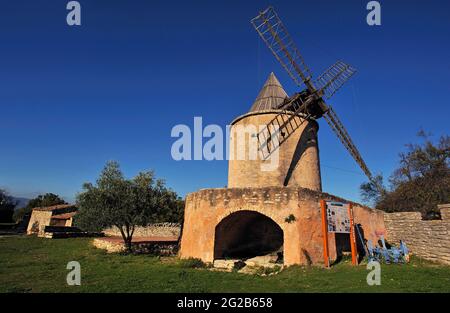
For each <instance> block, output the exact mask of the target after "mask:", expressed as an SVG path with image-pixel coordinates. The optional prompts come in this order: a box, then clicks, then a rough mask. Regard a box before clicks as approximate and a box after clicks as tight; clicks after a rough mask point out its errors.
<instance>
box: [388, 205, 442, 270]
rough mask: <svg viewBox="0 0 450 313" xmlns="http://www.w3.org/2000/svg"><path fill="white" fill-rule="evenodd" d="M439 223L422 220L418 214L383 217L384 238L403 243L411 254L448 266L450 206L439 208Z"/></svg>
mask: <svg viewBox="0 0 450 313" xmlns="http://www.w3.org/2000/svg"><path fill="white" fill-rule="evenodd" d="M439 209H440V211H441V217H442V220H430V221H427V220H425V221H424V220H422V217H421V214H420V213H419V212H401V213H386V214H384V223H385V226H386V231H387V239H388V241H389V242H390V243H393V244H396V245H397V244H398V242H399V241H400V240H404V241H405V242H406V244H407V246H408V248H409V249H410V250H411V253H412V254H415V255H417V256H420V257H422V258H424V259H427V260H431V261H436V262H441V263H446V264H450V204H444V205H440V206H439Z"/></svg>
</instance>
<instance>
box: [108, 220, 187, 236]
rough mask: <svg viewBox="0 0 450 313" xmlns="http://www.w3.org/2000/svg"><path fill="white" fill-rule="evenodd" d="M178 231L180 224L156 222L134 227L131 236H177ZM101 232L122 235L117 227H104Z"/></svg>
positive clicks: (178, 234) (109, 234)
mask: <svg viewBox="0 0 450 313" xmlns="http://www.w3.org/2000/svg"><path fill="white" fill-rule="evenodd" d="M180 231H181V225H180V224H177V223H156V224H150V225H148V226H146V227H136V229H135V230H134V235H133V237H178V236H180ZM103 233H104V234H105V235H106V236H119V237H121V236H122V235H121V234H120V231H119V229H118V228H117V227H112V228H108V229H105V230H104V231H103Z"/></svg>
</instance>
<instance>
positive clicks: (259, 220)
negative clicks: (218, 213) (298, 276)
mask: <svg viewBox="0 0 450 313" xmlns="http://www.w3.org/2000/svg"><path fill="white" fill-rule="evenodd" d="M265 255H271V256H273V257H275V259H276V260H277V263H282V260H283V230H282V229H281V227H280V226H279V225H278V224H277V223H275V222H274V221H273V220H272V219H271V218H269V217H267V216H266V215H263V214H261V213H258V212H256V211H238V212H234V213H232V214H230V215H228V216H227V217H225V218H224V219H223V220H222V221H221V222H220V223H219V224H217V226H216V228H215V239H214V259H215V260H217V259H241V260H247V259H250V258H254V257H258V256H265Z"/></svg>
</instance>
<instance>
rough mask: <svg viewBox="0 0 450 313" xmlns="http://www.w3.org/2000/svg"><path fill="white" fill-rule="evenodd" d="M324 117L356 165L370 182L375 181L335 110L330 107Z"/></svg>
mask: <svg viewBox="0 0 450 313" xmlns="http://www.w3.org/2000/svg"><path fill="white" fill-rule="evenodd" d="M323 117H324V118H325V120H326V121H327V123H328V125H330V127H331V129H332V130H333V131H334V133H335V134H336V135H337V137H338V138H339V140H340V141H341V142H342V144H343V145H344V147H345V148H346V149H347V150H348V152H350V155H351V156H352V157H353V159H355V161H356V163H358V165H359V167H360V168H361V169H362V171H363V172H364V174H366V176H367V177H368V178H369V180H370V181H373V177H372V173H371V172H370V170H369V168H368V167H367V165H366V163H365V162H364V160H363V158H362V157H361V154H360V153H359V151H358V149H357V148H356V146H355V144H354V143H353V141H352V139H351V138H350V135H349V134H348V132H347V130H346V129H345V127H344V125H343V124H342V122H341V121H340V120H339V118H338V116H337V115H336V113H335V112H334V110H333V108H332V107H328V111H327V112H326V113H325V115H324V116H323Z"/></svg>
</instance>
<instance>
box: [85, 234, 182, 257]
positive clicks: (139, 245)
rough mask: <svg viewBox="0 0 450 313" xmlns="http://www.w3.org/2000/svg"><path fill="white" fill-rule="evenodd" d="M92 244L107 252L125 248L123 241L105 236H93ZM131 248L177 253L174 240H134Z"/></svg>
mask: <svg viewBox="0 0 450 313" xmlns="http://www.w3.org/2000/svg"><path fill="white" fill-rule="evenodd" d="M92 244H93V245H94V247H96V248H98V249H104V250H106V251H107V252H108V253H120V252H125V250H126V249H125V244H124V243H123V242H115V241H109V240H107V239H106V240H105V238H95V239H94V240H93V242H92ZM132 249H133V253H145V254H153V255H159V256H173V255H176V253H177V249H178V244H177V243H176V242H135V243H133V244H132Z"/></svg>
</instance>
